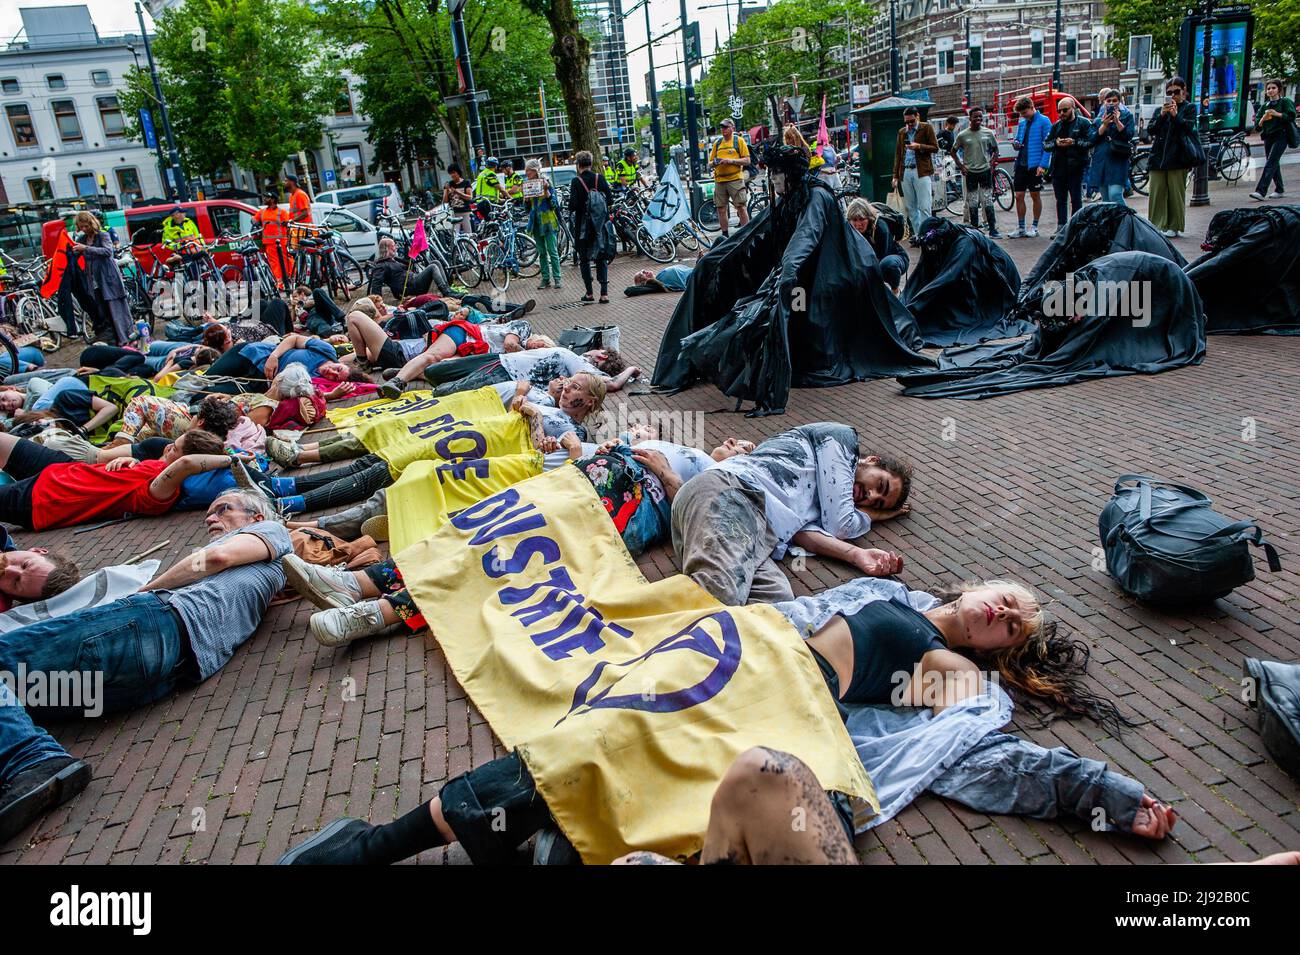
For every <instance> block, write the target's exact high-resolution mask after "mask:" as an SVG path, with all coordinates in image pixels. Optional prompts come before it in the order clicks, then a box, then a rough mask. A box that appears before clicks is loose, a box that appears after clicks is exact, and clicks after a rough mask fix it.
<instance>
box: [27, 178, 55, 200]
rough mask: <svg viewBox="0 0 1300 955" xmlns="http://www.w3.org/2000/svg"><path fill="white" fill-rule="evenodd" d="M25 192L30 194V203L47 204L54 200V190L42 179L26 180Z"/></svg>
mask: <svg viewBox="0 0 1300 955" xmlns="http://www.w3.org/2000/svg"><path fill="white" fill-rule="evenodd" d="M27 191H28V192H29V193H31V197H32V202H49V201H50V200H51V199H53V198H54V190H52V189H51V188H50V184H49V183H48V182H46V181H45V180H44V179H28V180H27Z"/></svg>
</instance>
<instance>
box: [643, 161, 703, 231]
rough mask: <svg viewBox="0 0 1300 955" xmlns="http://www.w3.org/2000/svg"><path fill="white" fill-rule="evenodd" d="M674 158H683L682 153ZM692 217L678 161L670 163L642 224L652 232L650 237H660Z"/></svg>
mask: <svg viewBox="0 0 1300 955" xmlns="http://www.w3.org/2000/svg"><path fill="white" fill-rule="evenodd" d="M674 158H677V159H680V158H683V157H681V156H680V155H678V156H675V157H674ZM690 217H691V204H690V203H689V202H687V201H686V192H685V190H683V189H682V177H681V173H680V172H679V171H678V168H677V163H669V164H668V166H667V167H666V168H665V169H664V177H663V178H662V179H660V180H659V184H658V185H657V186H655V194H654V196H653V197H652V198H651V199H650V202H649V203H648V204H647V205H646V210H645V215H644V216H642V217H641V224H642V225H644V226H645V228H646V231H647V232H649V233H650V238H652V239H658V238H660V237H661V236H663V235H665V234H666V233H668V232H670V231H672V229H673V228H674V227H675V226H676V225H677V224H678V223H680V222H685V221H686V220H687V219H689V218H690Z"/></svg>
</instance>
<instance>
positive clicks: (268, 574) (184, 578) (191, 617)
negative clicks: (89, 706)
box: [0, 492, 293, 835]
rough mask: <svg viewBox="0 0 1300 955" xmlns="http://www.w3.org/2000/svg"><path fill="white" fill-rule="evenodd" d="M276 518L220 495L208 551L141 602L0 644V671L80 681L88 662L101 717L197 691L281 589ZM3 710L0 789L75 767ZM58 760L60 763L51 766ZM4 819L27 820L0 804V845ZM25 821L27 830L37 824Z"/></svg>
mask: <svg viewBox="0 0 1300 955" xmlns="http://www.w3.org/2000/svg"><path fill="white" fill-rule="evenodd" d="M273 517H274V515H272V514H269V513H266V509H265V505H264V504H263V502H262V501H261V500H260V499H258V498H256V497H254V496H252V495H249V494H243V493H239V492H230V493H227V494H223V495H222V496H221V497H220V498H218V499H217V500H216V501H214V502H213V503H212V505H211V506H210V507H209V508H208V511H207V516H206V517H205V519H204V523H205V524H206V526H207V531H208V535H209V537H210V538H211V542H210V543H209V544H208V545H207V546H206V547H204V548H203V549H202V550H200V551H198V552H197V553H195V554H188V553H187V554H186V555H185V556H184V557H182V558H181V559H180V561H178V562H177V563H176V564H174V565H173V566H171V567H170V568H168V569H167V570H165V571H163V572H162V573H161V574H159V575H158V576H157V577H155V578H154V579H153V580H151V581H149V583H147V584H145V585H144V587H142V588H141V589H140V592H139V593H136V594H132V595H131V596H129V597H124V598H123V599H121V600H115V601H112V602H111V603H106V604H103V605H100V606H98V607H89V608H86V609H84V610H79V611H76V612H74V613H70V614H66V615H64V616H62V617H58V618H56V619H53V620H47V621H42V622H40V623H36V624H32V625H30V626H27V627H22V628H20V629H17V630H13V631H10V632H9V633H6V634H3V635H0V668H4V669H7V670H9V672H17V668H18V667H19V666H20V665H22V666H25V667H26V668H27V669H28V670H33V671H34V670H40V671H43V672H76V671H78V670H79V669H81V668H82V667H84V666H85V665H86V663H85V661H87V660H95V661H98V663H97V664H96V665H95V666H96V675H97V676H102V679H103V689H102V696H101V697H100V699H99V700H98V701H97V702H98V704H99V710H100V712H103V713H115V712H121V711H123V710H130V709H136V708H138V707H142V706H146V705H148V704H149V703H152V702H154V701H155V700H159V699H162V698H163V697H165V696H167V695H168V694H169V693H171V692H172V691H173V690H174V689H177V688H179V687H182V686H195V685H197V684H199V683H202V682H203V681H204V680H206V679H208V678H209V677H210V676H212V675H213V674H215V673H216V672H217V671H219V670H220V669H221V668H222V667H223V666H225V665H226V663H228V662H229V661H230V659H231V657H233V656H234V653H235V651H236V650H237V649H238V648H239V647H240V646H242V645H243V644H244V643H245V642H246V641H247V640H248V639H249V638H250V637H251V636H252V635H253V633H254V632H255V631H256V630H257V627H258V626H259V624H260V623H261V621H262V616H263V614H264V613H265V612H266V608H267V606H268V605H269V604H270V602H271V599H272V598H273V597H275V595H276V594H277V593H279V592H280V590H281V589H282V588H283V587H284V572H283V571H282V570H281V567H280V558H282V557H283V556H284V555H285V554H289V553H292V551H293V548H292V545H291V543H290V541H289V533H288V531H286V530H285V529H284V527H282V526H281V525H280V524H278V523H276V522H275V520H274V519H273ZM141 661H147V662H148V665H142V663H141ZM7 692H8V688H7V686H5V687H4V688H0V694H5V693H7ZM5 703H8V704H11V705H0V782H2V783H6V784H7V783H9V782H10V781H11V780H13V779H15V778H16V777H18V776H20V775H21V774H22V773H24V772H28V771H30V769H32V768H33V766H36V767H38V768H42V769H44V770H45V771H46V772H47V774H48V771H50V770H53V769H58V768H59V767H60V766H69V765H71V764H69V763H68V762H67V754H66V752H65V751H64V750H63V748H62V747H61V746H59V745H58V744H57V743H56V742H55V741H54V740H53V739H52V738H51V737H50V736H49V734H48V733H45V732H44V731H42V730H39V729H37V728H36V727H35V726H34V725H33V724H32V723H31V717H30V716H29V714H28V713H27V711H26V709H25V708H24V707H22V706H19V705H18V704H17V701H16V700H13V699H12V696H10V698H9V699H4V698H3V697H0V704H5ZM34 709H35V712H37V713H38V714H41V715H46V714H48V715H50V716H75V715H99V713H98V712H96V713H87V712H86V711H85V710H84V709H83V708H81V707H76V708H70V707H66V706H64V707H59V706H51V707H40V708H34ZM55 759H60V760H62V761H63V762H62V763H61V764H54V762H53V761H54V760H55ZM46 760H48V761H49V763H50V764H51V765H46V762H45V761H46ZM50 802H51V800H46V801H44V802H43V805H42V806H41V808H45V807H46V806H48V805H49V804H50ZM10 813H15V814H16V815H23V812H22V811H21V810H18V809H17V808H16V807H14V806H13V805H12V804H9V805H6V803H5V799H4V796H3V795H0V835H7V834H12V832H14V831H16V829H15V828H14V824H15V822H16V819H15V818H14V817H11V816H10ZM25 815H26V819H25V821H24V823H23V824H25V822H26V821H30V820H31V819H32V818H35V816H34V815H32V814H31V813H30V812H28V813H26V814H25ZM18 828H21V826H19V827H18Z"/></svg>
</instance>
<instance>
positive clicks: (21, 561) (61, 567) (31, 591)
mask: <svg viewBox="0 0 1300 955" xmlns="http://www.w3.org/2000/svg"><path fill="white" fill-rule="evenodd" d="M80 579H81V571H80V570H78V569H77V565H76V564H75V563H74V562H73V561H72V560H71V559H70V558H68V557H66V556H65V555H63V554H59V553H51V552H50V551H49V550H48V549H47V548H44V547H33V548H31V549H30V550H24V549H20V548H19V547H18V545H17V544H16V543H15V542H14V541H13V540H12V539H11V538H10V537H9V532H8V531H7V530H6V529H5V528H3V527H0V613H3V612H5V611H7V610H12V609H13V608H14V607H15V606H17V605H18V604H25V603H32V602H33V601H36V600H49V599H50V598H51V597H57V596H58V595H59V594H61V593H63V592H64V591H65V590H67V589H68V588H69V587H71V586H72V585H73V584H75V583H76V582H77V581H78V580H80Z"/></svg>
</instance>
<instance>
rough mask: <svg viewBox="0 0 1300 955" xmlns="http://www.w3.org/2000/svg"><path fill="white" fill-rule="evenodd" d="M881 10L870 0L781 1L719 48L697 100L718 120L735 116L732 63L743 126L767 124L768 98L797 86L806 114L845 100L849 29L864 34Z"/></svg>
mask: <svg viewBox="0 0 1300 955" xmlns="http://www.w3.org/2000/svg"><path fill="white" fill-rule="evenodd" d="M877 16H879V12H878V10H876V9H875V7H873V6H872V5H871V4H870V3H867V2H865V0H782V2H780V3H777V4H774V5H772V6H770V7H768V9H767V11H766V12H764V13H760V14H757V15H755V16H752V17H750V18H749V19H747V20H746V21H745V22H744V23H742V24H741V25H740V26H739V27H737V28H736V31H735V33H734V34H733V35H732V37H731V40H730V41H729V42H728V43H725V44H723V45H722V46H721V47H719V48H718V51H717V54H716V55H715V56H714V57H713V58H712V60H711V61H710V63H709V69H708V71H707V72H706V73H705V75H704V77H703V78H702V79H701V80H700V82H699V84H698V85H697V86H696V92H697V96H698V98H699V100H700V102H701V103H703V104H704V105H705V106H706V107H707V108H708V110H709V112H710V113H711V114H712V115H713V116H714V117H715V118H720V117H722V116H729V115H731V109H730V107H729V105H728V97H730V96H731V60H732V58H731V57H729V56H728V54H729V53H732V54H734V60H735V70H736V85H737V87H738V89H739V93H740V95H741V97H742V98H743V99H744V101H745V108H744V110H743V111H742V115H741V116H739V117H737V119H736V121H737V123H738V125H740V126H741V127H742V128H744V127H747V126H753V125H757V124H759V123H762V122H768V121H770V120H769V115H770V114H769V110H768V109H767V105H766V104H767V96H768V94H771V93H775V94H777V95H778V96H788V95H790V94H792V93H793V92H794V89H793V87H794V83H795V82H796V80H797V82H798V85H799V93H800V95H802V96H804V97H805V107H804V114H805V115H807V114H808V113H810V112H813V113H815V112H816V111H817V110H820V108H821V98H822V94H823V93H824V94H826V99H827V105H828V106H830V105H835V104H836V103H837V102H838V101H840V100H841V99H842V98H843V96H844V92H843V90H844V86H845V84H846V81H847V69H846V67H845V65H844V63H843V62H842V60H841V59H837V55H836V54H837V50H836V48H837V47H844V46H845V44H846V43H847V42H848V34H849V31H850V30H852V31H853V32H854V33H860V32H861V31H862V30H863V29H865V28H866V27H867V26H868V25H869V24H870V23H871V22H872V21H873V20H875V18H876V17H877Z"/></svg>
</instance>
